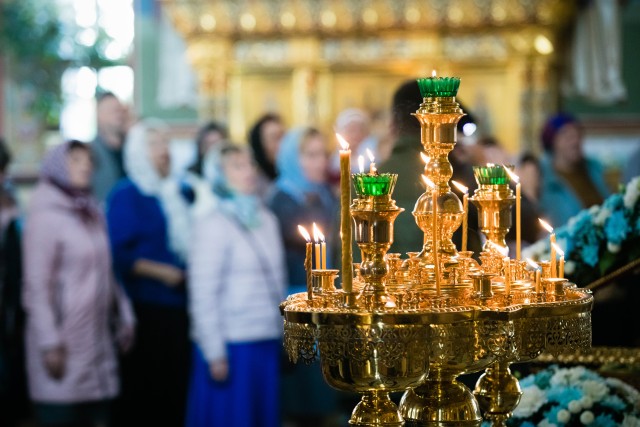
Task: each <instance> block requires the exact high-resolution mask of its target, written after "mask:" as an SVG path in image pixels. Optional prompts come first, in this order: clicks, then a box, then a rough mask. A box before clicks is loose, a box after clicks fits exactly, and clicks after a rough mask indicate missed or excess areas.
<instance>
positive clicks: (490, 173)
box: [473, 165, 513, 185]
mask: <svg viewBox="0 0 640 427" xmlns="http://www.w3.org/2000/svg"><path fill="white" fill-rule="evenodd" d="M507 167H508V168H509V169H510V170H513V166H512V165H510V166H507ZM473 174H474V175H475V177H476V182H477V183H478V185H505V184H509V182H510V181H511V178H510V177H509V174H508V173H507V171H506V170H505V167H504V166H502V165H487V166H474V167H473Z"/></svg>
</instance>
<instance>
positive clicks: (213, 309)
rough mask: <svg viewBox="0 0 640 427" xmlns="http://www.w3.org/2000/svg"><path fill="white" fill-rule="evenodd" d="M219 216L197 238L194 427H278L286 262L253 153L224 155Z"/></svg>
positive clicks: (192, 306) (192, 292) (192, 272)
mask: <svg viewBox="0 0 640 427" xmlns="http://www.w3.org/2000/svg"><path fill="white" fill-rule="evenodd" d="M216 163H217V165H218V172H219V173H218V174H217V176H216V177H215V178H214V181H215V182H214V192H215V193H216V195H217V196H218V205H217V207H216V209H215V210H214V211H212V212H210V213H209V214H207V215H206V216H204V217H203V218H201V219H200V220H199V221H198V223H197V224H196V226H195V229H194V230H193V231H194V232H193V238H192V247H191V253H190V257H189V258H190V262H189V271H188V274H189V280H188V283H189V285H188V294H189V313H190V316H191V322H192V337H193V339H194V341H195V344H196V345H195V349H194V359H193V367H192V375H191V385H190V388H189V399H188V402H187V422H186V425H187V427H205V426H218V425H220V426H230V425H233V426H236V427H260V426H264V427H276V426H278V425H279V413H278V412H279V391H278V389H279V354H280V347H281V343H280V335H281V330H282V320H281V319H280V314H279V310H278V305H279V303H280V301H281V300H282V298H283V296H284V284H285V278H284V271H285V270H284V256H283V249H282V242H281V237H280V232H279V229H278V225H277V221H276V219H275V217H274V216H273V214H271V213H270V212H269V211H268V210H267V209H266V208H264V207H263V206H262V205H261V203H260V201H259V198H258V197H257V196H256V194H255V192H256V171H255V166H254V165H253V162H252V160H251V155H250V153H249V152H248V150H246V149H244V148H240V147H237V146H233V145H225V146H223V147H220V148H219V151H218V154H217V162H216Z"/></svg>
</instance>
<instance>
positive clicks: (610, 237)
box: [523, 176, 640, 285]
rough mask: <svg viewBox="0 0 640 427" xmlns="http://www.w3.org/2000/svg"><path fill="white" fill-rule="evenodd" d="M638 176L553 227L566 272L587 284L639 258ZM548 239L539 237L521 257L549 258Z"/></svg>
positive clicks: (639, 183) (639, 178)
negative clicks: (602, 199)
mask: <svg viewBox="0 0 640 427" xmlns="http://www.w3.org/2000/svg"><path fill="white" fill-rule="evenodd" d="M639 199H640V176H639V177H636V178H634V179H632V180H631V181H630V182H629V183H628V184H627V186H626V187H625V188H623V189H622V191H620V192H618V193H616V194H613V195H612V196H610V197H609V198H607V199H606V200H605V201H604V203H603V204H602V205H601V206H593V207H591V208H590V209H585V210H582V211H580V212H579V213H578V214H577V215H576V216H574V217H573V218H571V219H570V220H569V222H568V223H567V224H566V225H564V226H562V227H560V228H557V229H556V238H557V243H558V245H559V246H560V247H561V248H562V250H563V251H564V252H565V259H566V261H567V262H566V265H565V274H566V275H567V277H568V278H569V279H571V280H572V281H574V282H575V283H579V284H581V285H586V284H588V283H591V282H593V281H594V280H596V279H598V278H600V277H602V276H605V275H606V274H608V273H610V272H612V271H613V270H615V269H617V268H619V267H622V266H624V265H626V264H628V263H630V262H632V261H634V260H636V259H638V258H640V203H639ZM549 253H550V247H549V239H542V240H540V241H538V242H536V243H534V244H533V245H531V246H530V247H528V248H527V249H525V250H523V256H524V257H528V258H534V259H538V260H540V259H549Z"/></svg>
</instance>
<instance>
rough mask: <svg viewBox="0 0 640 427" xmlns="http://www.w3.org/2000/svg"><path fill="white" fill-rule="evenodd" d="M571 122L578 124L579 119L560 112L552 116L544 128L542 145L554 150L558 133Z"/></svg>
mask: <svg viewBox="0 0 640 427" xmlns="http://www.w3.org/2000/svg"><path fill="white" fill-rule="evenodd" d="M570 123H574V124H578V120H577V119H576V118H575V117H574V116H572V115H571V114H567V113H558V114H556V115H555V116H552V117H550V118H549V119H548V120H547V123H546V124H545V125H544V128H543V130H542V135H541V139H542V147H543V148H544V151H546V152H548V153H551V152H553V145H554V140H555V138H556V135H557V134H558V132H559V131H560V129H562V127H564V126H565V125H568V124H570Z"/></svg>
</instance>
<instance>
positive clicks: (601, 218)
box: [592, 207, 611, 226]
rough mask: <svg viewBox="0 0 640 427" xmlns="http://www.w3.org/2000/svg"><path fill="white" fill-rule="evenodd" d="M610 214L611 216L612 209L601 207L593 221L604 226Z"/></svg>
mask: <svg viewBox="0 0 640 427" xmlns="http://www.w3.org/2000/svg"><path fill="white" fill-rule="evenodd" d="M609 216H611V210H610V209H609V208H605V207H603V208H602V209H600V211H599V212H598V214H597V215H595V216H594V217H593V220H592V222H593V223H594V224H595V225H599V226H603V225H604V222H605V221H606V220H607V218H609Z"/></svg>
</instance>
